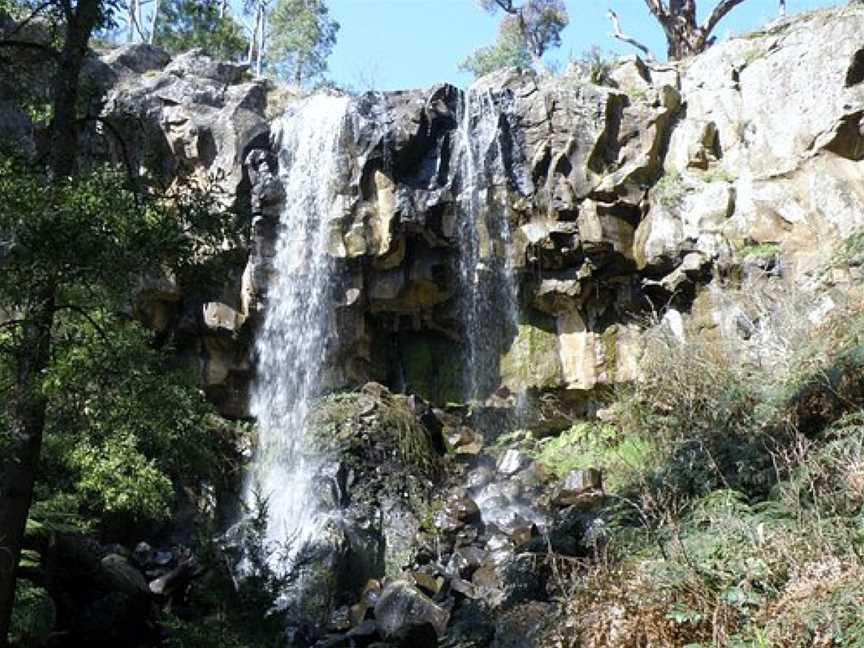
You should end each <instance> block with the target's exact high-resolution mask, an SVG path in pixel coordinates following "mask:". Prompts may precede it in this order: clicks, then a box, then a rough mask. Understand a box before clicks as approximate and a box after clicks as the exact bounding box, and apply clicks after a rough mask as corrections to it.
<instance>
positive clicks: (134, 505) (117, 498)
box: [69, 436, 172, 521]
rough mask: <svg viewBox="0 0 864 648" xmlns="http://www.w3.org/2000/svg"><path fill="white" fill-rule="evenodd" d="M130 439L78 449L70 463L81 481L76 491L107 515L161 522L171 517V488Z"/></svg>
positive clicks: (154, 463)
mask: <svg viewBox="0 0 864 648" xmlns="http://www.w3.org/2000/svg"><path fill="white" fill-rule="evenodd" d="M136 445H137V444H136V442H135V439H134V438H133V437H131V436H123V437H111V438H110V439H108V440H107V441H106V442H105V443H104V444H103V445H101V446H95V447H94V446H90V445H83V444H82V445H79V446H77V447H76V448H75V449H74V450H73V451H72V453H71V456H70V457H69V462H70V464H71V466H72V467H74V468H76V469H77V470H78V471H79V472H80V474H81V478H80V479H79V481H78V484H77V490H78V492H79V493H80V495H81V497H82V498H84V499H85V501H86V500H95V501H96V502H98V504H96V507H97V508H99V509H102V510H104V511H105V513H108V514H115V515H116V514H120V515H125V516H129V517H133V518H134V517H136V516H140V517H143V518H145V519H149V520H154V521H162V520H165V519H167V518H168V516H169V514H170V507H171V499H172V485H171V480H170V479H168V477H166V476H165V475H164V474H163V473H161V472H160V471H159V469H158V468H157V467H156V462H155V461H154V460H152V459H150V460H148V459H147V458H146V457H145V456H144V455H143V454H141V452H140V451H139V450H138V448H137V447H136Z"/></svg>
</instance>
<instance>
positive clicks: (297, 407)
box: [245, 96, 348, 569]
mask: <svg viewBox="0 0 864 648" xmlns="http://www.w3.org/2000/svg"><path fill="white" fill-rule="evenodd" d="M347 109H348V99H347V98H342V97H330V96H315V97H312V98H310V99H308V100H306V101H304V102H303V103H302V104H301V105H299V106H298V107H297V108H295V109H293V110H292V111H291V112H290V113H288V114H286V115H285V116H283V117H282V118H281V120H280V121H279V122H278V123H277V124H276V128H277V130H276V134H275V142H276V144H277V146H278V147H279V149H278V150H279V168H280V176H281V181H282V185H283V187H284V190H285V196H286V199H285V207H284V209H283V211H282V214H281V217H280V223H279V229H278V235H277V239H276V246H275V254H274V257H273V262H272V263H273V267H272V276H271V280H270V285H269V287H268V290H267V304H266V310H265V315H264V323H263V326H262V328H261V330H260V331H259V333H258V337H257V341H256V353H257V375H256V379H255V382H254V384H253V388H252V399H251V407H250V409H251V413H252V415H253V416H254V417H255V418H256V419H257V422H258V435H259V436H258V447H257V450H256V456H255V460H254V464H253V467H252V470H251V471H250V473H249V475H248V477H247V484H246V494H245V499H246V502H247V504H248V505H249V506H250V507H254V506H255V505H256V504H257V503H258V500H259V499H260V498H262V497H263V498H265V499H266V502H267V529H266V536H265V538H264V540H265V542H266V544H267V545H268V547H271V548H272V547H279V548H280V550H281V549H287V557H288V558H289V559H290V557H291V554H292V552H296V551H297V550H299V549H300V548H301V547H302V546H303V545H304V544H305V543H306V542H308V541H309V540H312V539H313V538H314V536H315V535H316V533H317V531H318V529H319V527H320V526H321V524H322V521H321V520H320V519H319V518H320V517H321V516H320V515H318V511H317V510H316V497H315V495H314V493H312V492H311V486H312V479H313V476H314V475H315V473H316V471H317V469H318V467H319V465H320V458H318V457H316V456H315V453H314V452H312V451H311V449H310V447H309V446H308V444H307V442H306V434H305V432H306V423H307V417H308V415H309V409H310V401H311V399H312V398H313V397H314V396H316V395H318V394H319V393H320V392H321V391H322V389H323V388H324V387H325V385H326V375H327V370H328V365H329V362H328V360H329V358H328V356H329V353H330V352H332V350H333V348H334V347H335V343H336V335H337V332H336V330H335V319H334V317H333V308H334V305H333V303H332V299H331V294H332V282H333V281H334V280H335V279H336V277H335V264H334V260H333V258H332V257H331V256H330V254H329V253H328V246H329V243H330V240H331V233H332V231H333V227H334V225H335V224H336V223H334V218H336V219H338V217H339V214H340V213H341V212H339V211H338V207H339V205H338V203H337V201H336V199H337V195H336V189H337V187H338V186H339V184H340V181H341V180H342V177H343V176H344V174H345V169H344V168H343V165H342V163H341V161H340V160H341V159H340V155H339V145H340V140H341V136H342V133H343V130H344V126H345V123H346V120H347ZM285 557H286V555H285V553H284V552H282V554H281V555H279V556H278V560H277V557H276V553H275V552H274V554H273V557H272V559H271V563H273V564H272V565H271V566H272V567H273V568H274V569H281V568H282V565H281V564H280V563H281V561H282V559H283V558H285Z"/></svg>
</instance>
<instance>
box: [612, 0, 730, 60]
mask: <svg viewBox="0 0 864 648" xmlns="http://www.w3.org/2000/svg"><path fill="white" fill-rule="evenodd" d="M742 2H744V0H720V2H718V3H717V5H716V6H715V7H714V9H713V11H712V12H711V13H710V15H709V16H708V18H707V19H706V20H705V22H704V23H702V24H701V25H700V24H699V23H698V20H697V16H696V0H666V1H665V2H664V0H645V4H646V5H647V7H648V11H650V12H651V15H653V16H654V18H655V19H656V20H657V22H659V23H660V26H661V27H662V28H663V33H664V34H665V36H666V46H667V47H666V53H667V55H668V56H669V59H670V60H672V61H677V60H680V59H683V58H687V57H688V56H693V55H694V54H699V53H700V52H703V51H705V49H707V48H708V47H709V46H710V45H711V43H712V42H713V40H714V39H713V38H712V36H711V34H712V33H713V31H714V28H715V27H716V26H717V23H719V22H720V21H721V20H722V19H723V18H724V17H725V16H726V14H728V13H729V12H730V11H732V10H733V9H734V8H735V7H737V6H738V5H739V4H741V3H742ZM613 16H615V14H614V12H610V19H612V17H613ZM616 23H617V16H615V19H613V28H614V30H615V31H614V32H613V36H614V37H615V38H618V39H619V40H622V41H624V42H627V43H629V44H630V45H634V46H635V47H638V48H639V49H647V48H645V46H644V45H641V43H639V44H634V42H633V40H632V39H630V38H629V37H623V36H624V34H623V32H622V31H621V29H620V26H618V25H617V24H616Z"/></svg>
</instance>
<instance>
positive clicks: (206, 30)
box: [154, 0, 247, 61]
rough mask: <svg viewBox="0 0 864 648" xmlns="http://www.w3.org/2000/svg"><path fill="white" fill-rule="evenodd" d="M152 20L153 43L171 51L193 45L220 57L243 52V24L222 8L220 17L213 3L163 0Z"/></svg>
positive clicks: (239, 55) (233, 57) (239, 56)
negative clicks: (153, 22) (153, 23)
mask: <svg viewBox="0 0 864 648" xmlns="http://www.w3.org/2000/svg"><path fill="white" fill-rule="evenodd" d="M159 14H160V16H159V21H158V22H157V23H156V37H155V40H154V42H155V44H156V45H158V46H159V47H163V48H165V49H166V50H168V51H169V52H171V53H172V54H179V53H181V52H185V51H187V50H190V49H192V48H194V47H200V48H202V49H203V50H204V51H205V52H206V53H207V54H209V55H210V56H212V57H214V58H218V59H222V60H230V61H236V60H240V59H242V58H243V57H244V56H245V55H246V47H247V45H246V37H245V35H244V33H243V27H242V25H240V23H238V22H237V20H235V19H234V18H233V17H232V16H231V14H230V13H229V12H228V11H226V12H225V15H224V16H222V17H221V18H220V16H219V8H218V6H217V4H216V3H210V2H197V1H196V0H163V2H162V4H161V5H160V7H159Z"/></svg>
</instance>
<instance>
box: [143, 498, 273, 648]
mask: <svg viewBox="0 0 864 648" xmlns="http://www.w3.org/2000/svg"><path fill="white" fill-rule="evenodd" d="M255 500H256V503H255V505H254V507H253V508H252V510H251V511H249V515H248V516H247V518H246V519H245V521H244V522H243V523H242V524H241V525H240V527H238V528H236V540H237V541H238V542H239V546H237V547H235V549H238V550H239V551H240V552H241V553H242V556H240V555H231V556H229V555H227V554H226V552H225V551H224V548H223V547H221V546H219V544H217V543H215V542H214V541H213V539H212V538H213V536H214V533H213V531H214V530H213V529H206V530H205V531H204V532H202V534H201V543H200V544H201V546H200V554H199V555H200V559H201V561H202V563H203V564H204V565H205V566H207V567H208V572H207V573H208V575H207V576H206V577H205V578H204V581H203V582H200V581H199V582H196V583H193V585H192V587H191V590H190V592H189V594H188V596H187V597H186V599H185V600H184V601H183V603H182V604H180V605H175V606H172V607H171V609H169V610H166V611H164V612H163V614H162V617H161V619H160V621H161V623H162V624H163V625H164V626H165V627H166V628H167V629H168V631H169V633H170V636H169V638H168V641H167V642H166V645H167V646H169V647H170V648H279V647H280V646H283V645H284V643H285V640H284V619H283V618H282V615H280V614H279V613H278V612H277V611H276V610H275V609H274V603H275V601H276V599H277V598H278V597H279V595H280V594H281V593H282V592H283V591H284V588H285V587H286V585H287V583H288V582H289V580H290V575H279V574H276V573H275V572H274V571H273V570H272V569H271V567H270V561H271V558H273V556H274V555H275V552H278V551H282V550H283V549H282V548H280V547H273V546H272V545H271V544H268V543H267V541H266V538H265V530H266V528H267V517H268V505H267V500H266V498H263V497H261V496H260V495H259V494H258V493H255ZM241 558H242V559H243V560H244V564H245V573H244V575H243V577H242V578H239V579H236V580H235V576H234V575H232V574H231V573H230V572H229V571H228V568H227V565H228V564H229V561H230V562H232V563H233V564H238V563H239V562H240V561H241Z"/></svg>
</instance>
